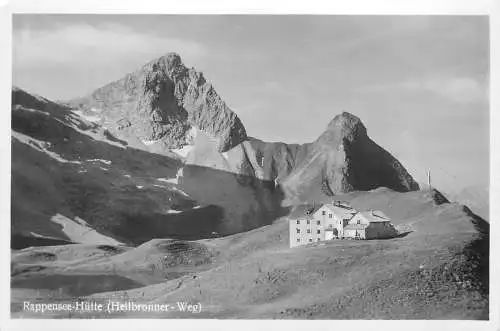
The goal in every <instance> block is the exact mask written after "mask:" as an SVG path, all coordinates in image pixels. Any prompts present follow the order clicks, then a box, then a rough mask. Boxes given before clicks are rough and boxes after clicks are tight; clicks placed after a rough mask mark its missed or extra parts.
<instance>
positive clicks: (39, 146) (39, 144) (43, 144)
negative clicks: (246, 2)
mask: <svg viewBox="0 0 500 331" xmlns="http://www.w3.org/2000/svg"><path fill="white" fill-rule="evenodd" d="M12 137H14V138H16V139H17V140H18V141H19V142H21V143H23V144H25V145H28V146H30V147H32V148H34V149H36V150H37V151H40V152H43V153H45V154H47V155H48V156H49V157H51V158H53V159H54V160H57V161H59V162H61V163H73V164H82V163H81V162H80V161H72V160H66V159H65V158H63V157H62V156H61V155H59V154H57V153H56V152H52V151H49V150H48V149H47V148H49V147H51V146H52V144H51V143H50V142H47V141H42V140H37V139H34V138H31V137H29V136H26V135H24V134H22V133H19V132H12Z"/></svg>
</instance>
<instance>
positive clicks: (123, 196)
mask: <svg viewBox="0 0 500 331" xmlns="http://www.w3.org/2000/svg"><path fill="white" fill-rule="evenodd" d="M12 103H13V104H12V200H11V204H12V218H11V223H12V238H13V242H12V245H13V247H26V246H30V245H33V244H37V245H38V244H43V243H44V242H45V243H48V244H51V243H54V242H58V241H59V242H65V241H66V242H67V241H70V242H80V243H91V242H92V243H103V244H104V243H106V244H109V243H111V244H113V243H116V242H122V243H127V244H140V243H143V242H145V241H148V240H150V239H151V238H156V237H167V238H182V239H199V238H206V237H212V236H214V235H223V234H230V233H235V232H240V231H243V230H248V229H252V228H255V227H257V226H261V225H263V224H268V223H269V222H272V220H273V218H274V217H276V216H275V215H276V214H277V213H279V211H280V207H279V205H280V194H279V190H275V188H274V186H272V187H268V186H267V184H266V183H265V182H262V181H260V180H259V179H257V178H256V177H255V176H252V177H251V178H248V177H249V176H246V175H243V174H240V175H235V174H234V173H229V172H227V171H221V170H217V169H215V168H205V167H201V166H197V167H196V169H195V170H191V169H189V168H186V169H184V163H183V162H181V161H180V160H179V159H177V158H172V157H168V156H165V155H159V154H154V153H149V152H146V151H143V150H139V149H135V148H131V147H130V146H128V143H127V142H126V141H123V140H120V139H118V138H116V137H114V135H112V134H111V133H110V132H109V131H108V130H107V129H105V128H103V127H102V126H100V125H99V124H97V123H95V122H92V121H90V120H88V119H86V117H85V116H83V115H82V113H81V111H80V110H75V109H72V108H68V107H65V106H63V105H60V104H57V103H54V102H52V101H49V100H46V99H43V98H41V97H36V96H33V95H30V94H29V93H27V92H25V91H23V90H21V89H18V88H15V89H14V90H13V94H12ZM216 145H217V143H215V145H214V146H216ZM214 150H215V151H217V148H216V147H214ZM183 171H185V172H186V173H190V174H189V177H188V179H185V178H184V177H183V175H182V172H183ZM196 171H198V172H199V173H203V175H201V177H200V176H197V175H195V172H196ZM200 183H203V184H204V187H205V189H204V190H200V185H199V184H200ZM220 188H225V190H221V189H220ZM217 192H218V193H219V195H217V194H216V193H217ZM191 194H193V195H191ZM264 198H265V199H264Z"/></svg>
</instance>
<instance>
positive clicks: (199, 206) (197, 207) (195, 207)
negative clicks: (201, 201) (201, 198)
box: [193, 205, 201, 209]
mask: <svg viewBox="0 0 500 331" xmlns="http://www.w3.org/2000/svg"><path fill="white" fill-rule="evenodd" d="M199 208H201V205H198V206H194V207H193V209H199Z"/></svg>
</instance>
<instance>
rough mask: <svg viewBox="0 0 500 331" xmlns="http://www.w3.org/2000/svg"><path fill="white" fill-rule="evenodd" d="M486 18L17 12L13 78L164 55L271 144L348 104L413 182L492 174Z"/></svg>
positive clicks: (55, 88) (36, 86) (62, 93)
mask: <svg viewBox="0 0 500 331" xmlns="http://www.w3.org/2000/svg"><path fill="white" fill-rule="evenodd" d="M488 25H489V22H488V18H487V17H486V16H462V17H460V16H313V15H293V16H272V15H266V16H250V15H248V16H238V15H217V16H211V15H205V16H196V15H189V16H181V15H177V16H176V15H123V16H119V15H20V14H17V15H14V17H13V34H14V35H13V84H15V85H17V86H19V87H20V88H23V89H26V90H28V91H29V92H33V93H36V94H39V95H41V96H43V97H46V98H49V99H53V100H57V99H70V98H74V97H78V96H82V95H85V94H87V93H90V92H92V91H93V90H94V89H96V88H98V87H100V86H102V85H105V84H107V83H109V82H111V81H113V80H116V79H119V78H121V77H123V76H124V75H125V74H126V73H128V72H130V71H133V70H135V69H137V68H138V67H140V66H141V65H143V64H144V63H146V62H148V61H150V60H151V59H153V58H155V57H158V56H161V55H163V54H165V53H168V52H176V53H179V54H180V55H181V58H182V59H183V61H184V63H185V64H186V66H188V67H195V68H196V69H197V70H199V71H202V72H203V73H204V74H205V77H206V78H207V80H209V81H210V82H211V83H212V84H213V85H214V87H215V89H216V90H217V92H218V93H219V94H220V96H221V97H222V98H223V99H224V100H225V101H226V103H227V104H228V105H229V107H231V108H232V109H233V110H234V111H235V112H236V113H237V114H238V116H239V117H240V118H241V120H242V122H243V124H244V126H245V128H246V129H247V133H248V134H249V135H250V136H253V137H256V138H259V139H262V140H266V141H283V142H287V143H305V142H310V141H313V140H315V139H316V138H317V137H318V136H319V135H320V134H321V133H322V132H323V130H324V129H325V128H326V126H327V124H328V123H329V122H330V120H331V119H332V118H333V117H334V116H335V115H337V114H339V113H341V112H342V111H347V112H350V113H352V114H354V115H356V116H358V117H360V118H361V120H362V121H363V123H364V124H365V126H366V127H367V130H368V135H369V136H370V137H371V138H372V139H373V140H374V141H375V142H377V143H378V144H379V145H381V146H382V147H383V148H385V149H386V150H388V151H389V152H390V153H391V154H393V155H394V156H395V157H396V158H397V159H399V160H400V161H401V162H402V163H403V165H404V166H405V167H406V168H407V169H408V171H409V172H410V174H412V175H413V176H414V177H415V179H416V180H417V181H419V182H425V180H426V179H425V178H426V171H427V169H428V168H431V169H432V173H433V181H434V183H435V185H436V186H437V187H438V188H440V187H442V188H443V190H456V191H458V190H460V189H461V188H464V187H467V186H470V185H477V186H480V187H486V188H487V187H488V183H489V100H488V99H489V98H488V89H489V87H488V85H489V32H488Z"/></svg>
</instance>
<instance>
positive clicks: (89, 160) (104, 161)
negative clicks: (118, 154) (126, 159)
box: [87, 159, 112, 165]
mask: <svg viewBox="0 0 500 331" xmlns="http://www.w3.org/2000/svg"><path fill="white" fill-rule="evenodd" d="M87 161H88V162H102V163H104V164H107V165H111V163H112V162H111V161H109V160H103V159H88V160H87Z"/></svg>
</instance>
